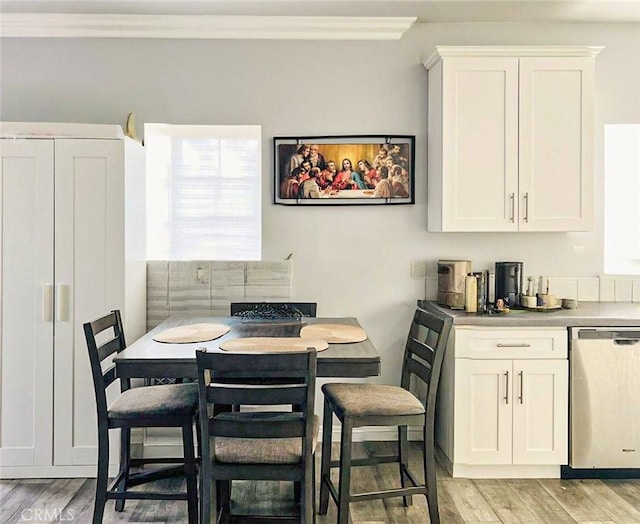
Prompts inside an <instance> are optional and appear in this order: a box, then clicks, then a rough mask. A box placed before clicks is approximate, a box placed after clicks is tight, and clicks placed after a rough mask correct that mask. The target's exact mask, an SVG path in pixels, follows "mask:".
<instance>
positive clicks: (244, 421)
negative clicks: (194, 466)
mask: <svg viewBox="0 0 640 524" xmlns="http://www.w3.org/2000/svg"><path fill="white" fill-rule="evenodd" d="M196 362H197V366H198V382H199V391H200V422H201V429H202V434H203V435H207V434H208V435H210V436H218V437H237V438H294V437H302V438H303V456H304V454H305V452H306V450H307V449H311V448H310V447H309V446H311V445H312V439H313V431H312V425H313V410H314V396H315V381H316V362H317V357H316V352H315V350H313V349H310V350H308V351H304V352H295V353H223V352H220V351H218V352H207V351H206V350H205V349H199V350H196ZM230 405H233V406H242V405H262V406H265V405H268V406H278V405H282V406H287V407H288V408H290V407H291V405H298V406H300V407H301V410H300V411H298V412H291V410H290V409H289V411H260V412H256V411H252V412H228V411H225V412H222V413H218V411H219V410H217V409H216V406H230ZM211 406H212V407H213V409H212V410H211V409H207V408H208V407H211ZM208 412H209V413H212V412H213V416H210V415H209V414H208ZM202 440H203V456H210V455H207V454H206V453H208V449H205V447H208V440H209V439H206V438H204V439H202Z"/></svg>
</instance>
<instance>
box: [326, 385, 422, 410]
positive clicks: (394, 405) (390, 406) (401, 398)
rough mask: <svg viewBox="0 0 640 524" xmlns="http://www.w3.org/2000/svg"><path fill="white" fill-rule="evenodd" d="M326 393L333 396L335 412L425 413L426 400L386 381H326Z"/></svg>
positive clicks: (331, 397) (329, 396) (328, 396)
mask: <svg viewBox="0 0 640 524" xmlns="http://www.w3.org/2000/svg"><path fill="white" fill-rule="evenodd" d="M322 392H323V393H324V395H325V397H327V398H328V399H330V400H331V402H332V405H333V412H334V413H335V414H336V416H337V417H338V418H339V419H342V418H343V417H345V416H347V417H354V418H355V417H370V416H382V417H388V416H393V415H421V414H423V413H424V406H423V405H422V403H421V402H420V401H419V400H418V399H417V398H416V397H415V396H414V395H412V394H411V393H409V392H408V391H407V390H406V389H402V388H401V387H399V386H388V385H385V384H349V383H346V384H342V383H334V384H325V385H324V386H322Z"/></svg>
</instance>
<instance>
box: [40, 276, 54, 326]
mask: <svg viewBox="0 0 640 524" xmlns="http://www.w3.org/2000/svg"><path fill="white" fill-rule="evenodd" d="M42 320H43V321H45V322H53V285H52V284H45V285H44V286H42Z"/></svg>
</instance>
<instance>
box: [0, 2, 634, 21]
mask: <svg viewBox="0 0 640 524" xmlns="http://www.w3.org/2000/svg"><path fill="white" fill-rule="evenodd" d="M0 12H5V13H78V14H79V13H83V14H131V15H135V14H145V15H160V14H163V15H175V14H178V15H242V16H307V17H313V16H345V17H347V16H348V17H417V21H418V22H524V21H534V22H552V21H554V22H640V0H554V1H545V0H493V1H485V0H136V1H131V0H108V1H106V0H84V1H82V0H2V1H1V2H0Z"/></svg>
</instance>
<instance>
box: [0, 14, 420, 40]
mask: <svg viewBox="0 0 640 524" xmlns="http://www.w3.org/2000/svg"><path fill="white" fill-rule="evenodd" d="M415 21H416V18H415V17H360V16H358V17H343V16H239V15H233V16H231V15H230V16H218V15H131V14H71V13H1V14H0V37H3V38H4V37H10V38H18V37H23V38H216V39H250V40H254V39H266V40H399V39H400V38H401V37H402V35H403V34H404V33H405V32H406V31H407V30H408V29H409V28H410V27H411V25H412V24H413V23H414V22H415Z"/></svg>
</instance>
